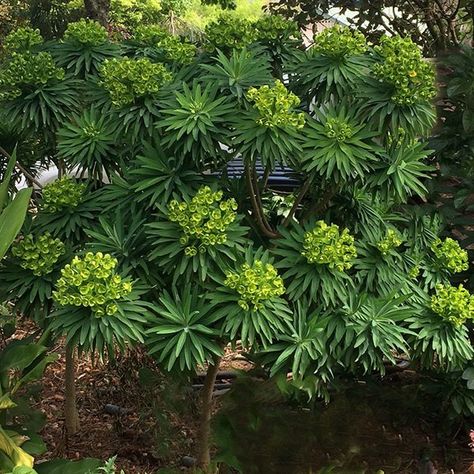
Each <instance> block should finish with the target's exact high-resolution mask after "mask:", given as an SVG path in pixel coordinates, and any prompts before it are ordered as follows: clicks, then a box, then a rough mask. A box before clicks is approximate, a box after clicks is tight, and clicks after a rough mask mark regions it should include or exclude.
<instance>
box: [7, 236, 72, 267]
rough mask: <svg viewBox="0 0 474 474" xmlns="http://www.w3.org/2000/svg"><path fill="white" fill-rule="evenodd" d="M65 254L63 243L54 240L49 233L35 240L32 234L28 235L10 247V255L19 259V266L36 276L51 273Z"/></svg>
mask: <svg viewBox="0 0 474 474" xmlns="http://www.w3.org/2000/svg"><path fill="white" fill-rule="evenodd" d="M65 253H66V247H65V245H64V243H63V242H61V240H59V239H54V238H53V237H52V236H51V234H50V233H49V232H46V233H44V234H43V235H40V236H39V237H38V238H36V239H35V237H34V236H33V235H32V234H28V235H26V236H25V237H24V238H23V239H22V240H20V241H19V242H18V243H16V244H15V245H13V247H12V255H13V256H14V257H17V258H19V259H20V266H21V267H22V268H25V269H28V270H31V271H32V272H33V275H36V276H41V275H47V274H48V273H51V272H52V271H53V268H54V265H55V264H56V263H57V261H58V260H59V258H60V257H61V256H62V255H64V254H65Z"/></svg>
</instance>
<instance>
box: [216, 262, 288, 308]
mask: <svg viewBox="0 0 474 474" xmlns="http://www.w3.org/2000/svg"><path fill="white" fill-rule="evenodd" d="M224 285H225V286H227V287H228V288H231V289H232V290H236V291H237V293H238V294H239V295H240V300H239V306H240V307H241V308H242V309H244V310H245V311H248V310H249V309H250V308H251V306H250V305H252V308H253V310H254V311H258V310H261V309H263V306H264V305H263V301H265V300H271V299H272V298H275V297H278V296H281V295H282V294H284V293H285V286H284V284H283V279H282V278H281V277H280V276H279V275H278V272H277V271H276V269H275V267H274V266H273V265H272V264H271V263H263V262H262V261H260V260H256V261H255V262H254V263H253V265H249V264H248V263H244V264H243V265H242V267H241V268H240V271H239V272H227V273H226V279H225V281H224Z"/></svg>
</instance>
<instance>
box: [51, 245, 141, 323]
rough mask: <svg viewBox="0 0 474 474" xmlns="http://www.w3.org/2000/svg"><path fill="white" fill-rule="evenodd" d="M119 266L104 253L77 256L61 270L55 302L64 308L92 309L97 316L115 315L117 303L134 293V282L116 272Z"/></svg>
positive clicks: (54, 295)
mask: <svg viewBox="0 0 474 474" xmlns="http://www.w3.org/2000/svg"><path fill="white" fill-rule="evenodd" d="M117 264H118V262H117V259H115V258H113V257H112V256H111V255H109V254H103V253H102V252H97V253H92V252H88V253H87V254H86V255H85V256H84V257H77V256H76V257H74V259H73V260H72V262H71V263H70V264H68V265H66V266H65V267H64V268H63V269H62V270H61V278H60V279H59V280H58V282H57V284H56V291H53V299H54V300H55V301H56V302H57V303H58V304H60V305H61V306H67V305H71V306H79V307H84V308H90V310H91V311H92V313H93V314H94V316H96V317H102V316H106V315H107V316H112V315H114V314H115V313H116V312H117V310H118V306H117V301H118V300H120V299H123V298H124V297H126V296H127V295H128V294H129V293H130V292H131V291H132V284H131V282H130V281H127V280H123V279H122V277H121V276H120V275H118V274H117V273H116V272H115V268H116V267H117Z"/></svg>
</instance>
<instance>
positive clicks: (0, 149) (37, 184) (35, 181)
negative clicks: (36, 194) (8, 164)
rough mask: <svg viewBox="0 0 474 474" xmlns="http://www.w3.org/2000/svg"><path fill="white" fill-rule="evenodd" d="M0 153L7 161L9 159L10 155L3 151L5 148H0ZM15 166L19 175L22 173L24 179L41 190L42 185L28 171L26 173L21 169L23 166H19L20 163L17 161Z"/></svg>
mask: <svg viewBox="0 0 474 474" xmlns="http://www.w3.org/2000/svg"><path fill="white" fill-rule="evenodd" d="M0 153H1V154H2V155H3V156H5V158H8V159H10V158H11V155H10V153H8V151H7V150H5V148H3V147H2V146H0ZM15 166H16V167H17V168H18V169H19V170H20V172H21V173H23V174H24V175H25V177H26V178H28V179H29V180H30V181H31V182H32V183H33V184H35V185H36V186H37V187H38V188H39V189H43V186H42V184H41V183H40V182H39V181H38V180H37V179H36V178H35V177H34V176H33V175H32V174H31V173H30V172H29V171H27V170H26V169H25V168H23V166H21V165H20V163H18V161H17V162H16V163H15Z"/></svg>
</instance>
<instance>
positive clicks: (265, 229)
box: [245, 164, 279, 239]
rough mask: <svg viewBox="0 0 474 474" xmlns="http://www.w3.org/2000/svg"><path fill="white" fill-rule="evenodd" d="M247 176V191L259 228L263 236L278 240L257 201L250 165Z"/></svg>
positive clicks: (247, 166) (246, 172)
mask: <svg viewBox="0 0 474 474" xmlns="http://www.w3.org/2000/svg"><path fill="white" fill-rule="evenodd" d="M245 176H246V178H247V189H248V192H249V196H250V202H251V203H252V209H253V214H254V217H255V219H256V222H257V224H258V227H259V228H260V230H261V231H262V233H263V235H265V236H266V237H269V238H270V239H276V238H277V237H279V235H278V234H277V233H276V232H274V231H273V230H272V229H271V228H270V226H269V225H268V223H267V221H266V219H265V217H264V216H263V209H261V206H259V202H258V201H257V194H256V191H255V189H254V186H253V179H252V171H251V169H250V166H249V165H248V164H246V165H245Z"/></svg>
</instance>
